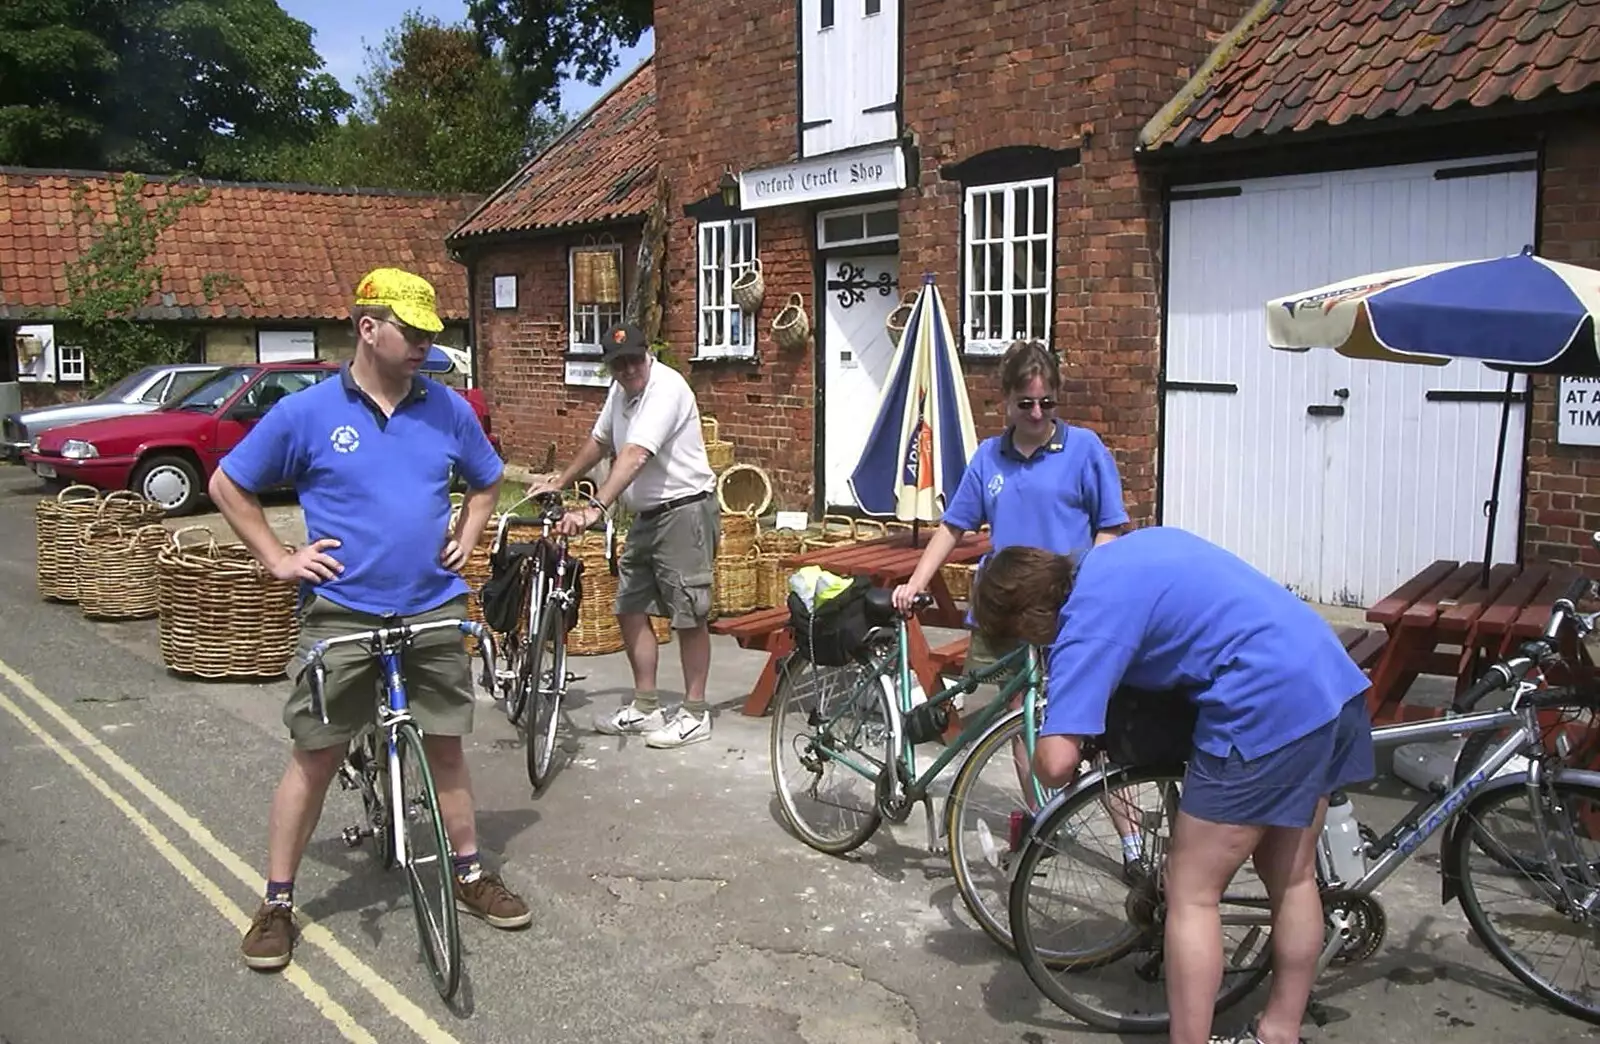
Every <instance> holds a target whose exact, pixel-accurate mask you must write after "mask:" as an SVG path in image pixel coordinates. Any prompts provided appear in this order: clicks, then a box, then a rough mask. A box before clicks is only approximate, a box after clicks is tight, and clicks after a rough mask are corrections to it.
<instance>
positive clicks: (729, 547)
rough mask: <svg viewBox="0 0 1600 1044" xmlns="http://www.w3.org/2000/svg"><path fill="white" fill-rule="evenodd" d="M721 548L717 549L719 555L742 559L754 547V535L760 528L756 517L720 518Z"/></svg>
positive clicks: (729, 516) (731, 516) (725, 516)
mask: <svg viewBox="0 0 1600 1044" xmlns="http://www.w3.org/2000/svg"><path fill="white" fill-rule="evenodd" d="M721 521H722V546H721V547H720V548H719V549H718V551H717V554H719V555H735V556H737V557H741V558H742V557H744V556H745V555H748V554H749V553H750V552H751V550H752V549H754V548H755V546H756V535H757V534H758V533H759V531H760V527H759V526H758V525H757V523H756V516H754V515H746V514H737V515H723V516H722V520H721Z"/></svg>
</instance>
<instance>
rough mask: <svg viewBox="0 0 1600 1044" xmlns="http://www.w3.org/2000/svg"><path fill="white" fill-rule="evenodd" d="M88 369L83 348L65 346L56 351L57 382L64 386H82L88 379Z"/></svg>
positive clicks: (71, 345) (72, 345)
mask: <svg viewBox="0 0 1600 1044" xmlns="http://www.w3.org/2000/svg"><path fill="white" fill-rule="evenodd" d="M88 369H89V367H88V364H87V362H86V361H85V360H84V357H83V348H82V347H81V346H79V345H76V344H64V345H62V346H61V347H59V348H57V349H56V380H58V381H60V382H62V383H64V384H71V383H78V384H82V383H83V382H84V380H85V379H86V378H87V374H88Z"/></svg>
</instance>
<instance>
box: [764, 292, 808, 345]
mask: <svg viewBox="0 0 1600 1044" xmlns="http://www.w3.org/2000/svg"><path fill="white" fill-rule="evenodd" d="M810 336H811V320H810V319H808V318H807V317H806V307H805V298H803V297H801V296H800V295H799V294H790V295H789V303H788V304H786V305H784V306H783V307H782V308H781V309H779V311H778V314H777V315H775V316H773V317H772V339H773V340H775V341H777V342H778V347H779V348H791V349H793V348H804V347H805V346H806V341H807V339H809V338H810Z"/></svg>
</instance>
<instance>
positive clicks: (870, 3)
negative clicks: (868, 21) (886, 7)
mask: <svg viewBox="0 0 1600 1044" xmlns="http://www.w3.org/2000/svg"><path fill="white" fill-rule="evenodd" d="M882 10H883V2H882V0H867V17H868V18H871V17H872V16H873V15H875V14H877V13H878V12H880V11H882Z"/></svg>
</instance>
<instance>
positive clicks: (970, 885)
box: [945, 707, 1049, 950]
mask: <svg viewBox="0 0 1600 1044" xmlns="http://www.w3.org/2000/svg"><path fill="white" fill-rule="evenodd" d="M1023 725H1024V722H1023V715H1022V708H1021V707H1018V708H1017V709H1015V710H1013V711H1011V712H1009V713H1007V714H1006V715H1005V716H1004V717H1002V718H1000V719H999V720H998V721H996V722H995V723H994V724H993V725H992V726H990V727H989V729H988V731H987V732H985V733H984V734H983V735H982V736H980V737H978V740H977V742H976V743H974V744H973V747H972V751H971V752H970V753H969V754H968V755H967V757H966V759H965V760H964V761H963V762H962V763H961V768H960V770H959V771H958V772H957V773H956V778H955V782H953V783H952V784H951V785H950V797H949V799H948V800H947V802H946V805H945V837H946V839H947V841H948V844H949V847H950V869H951V870H952V871H954V873H955V877H956V888H957V890H958V891H959V892H960V893H961V901H962V902H964V903H965V904H966V906H967V910H968V911H970V912H971V914H972V917H973V919H974V920H976V921H977V922H978V927H980V928H982V929H983V930H984V931H985V932H987V933H988V935H989V938H991V939H993V940H994V941H995V942H997V943H999V944H1000V945H1001V946H1004V947H1005V948H1006V949H1007V950H1014V949H1015V946H1014V944H1013V942H1012V939H1011V923H1010V915H1009V913H1008V912H1007V903H1008V895H1009V892H1010V889H1011V876H1010V869H1011V866H1012V864H1013V863H1015V861H1016V853H1015V852H1013V851H1012V850H1011V842H1012V837H1013V835H1014V834H1015V833H1017V832H1019V831H1020V830H1021V829H1022V827H1023V826H1024V824H1025V823H1026V822H1027V818H1026V817H1028V816H1030V815H1032V813H1034V812H1036V811H1038V809H1037V807H1036V802H1035V801H1034V798H1033V794H1032V792H1031V787H1030V788H1029V789H1028V790H1024V788H1023V784H1022V783H1021V782H1020V772H1019V768H1018V766H1017V764H1016V762H1015V761H1014V760H1013V757H1014V751H1013V744H1014V743H1016V742H1017V741H1018V740H1019V739H1020V738H1021V736H1022V730H1023ZM996 755H1000V757H998V758H997V757H996ZM1021 771H1027V769H1026V766H1023V768H1022V770H1021ZM1029 779H1030V782H1031V779H1032V777H1031V774H1030V776H1029ZM1046 796H1047V797H1048V796H1049V795H1048V794H1047V795H1046Z"/></svg>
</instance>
